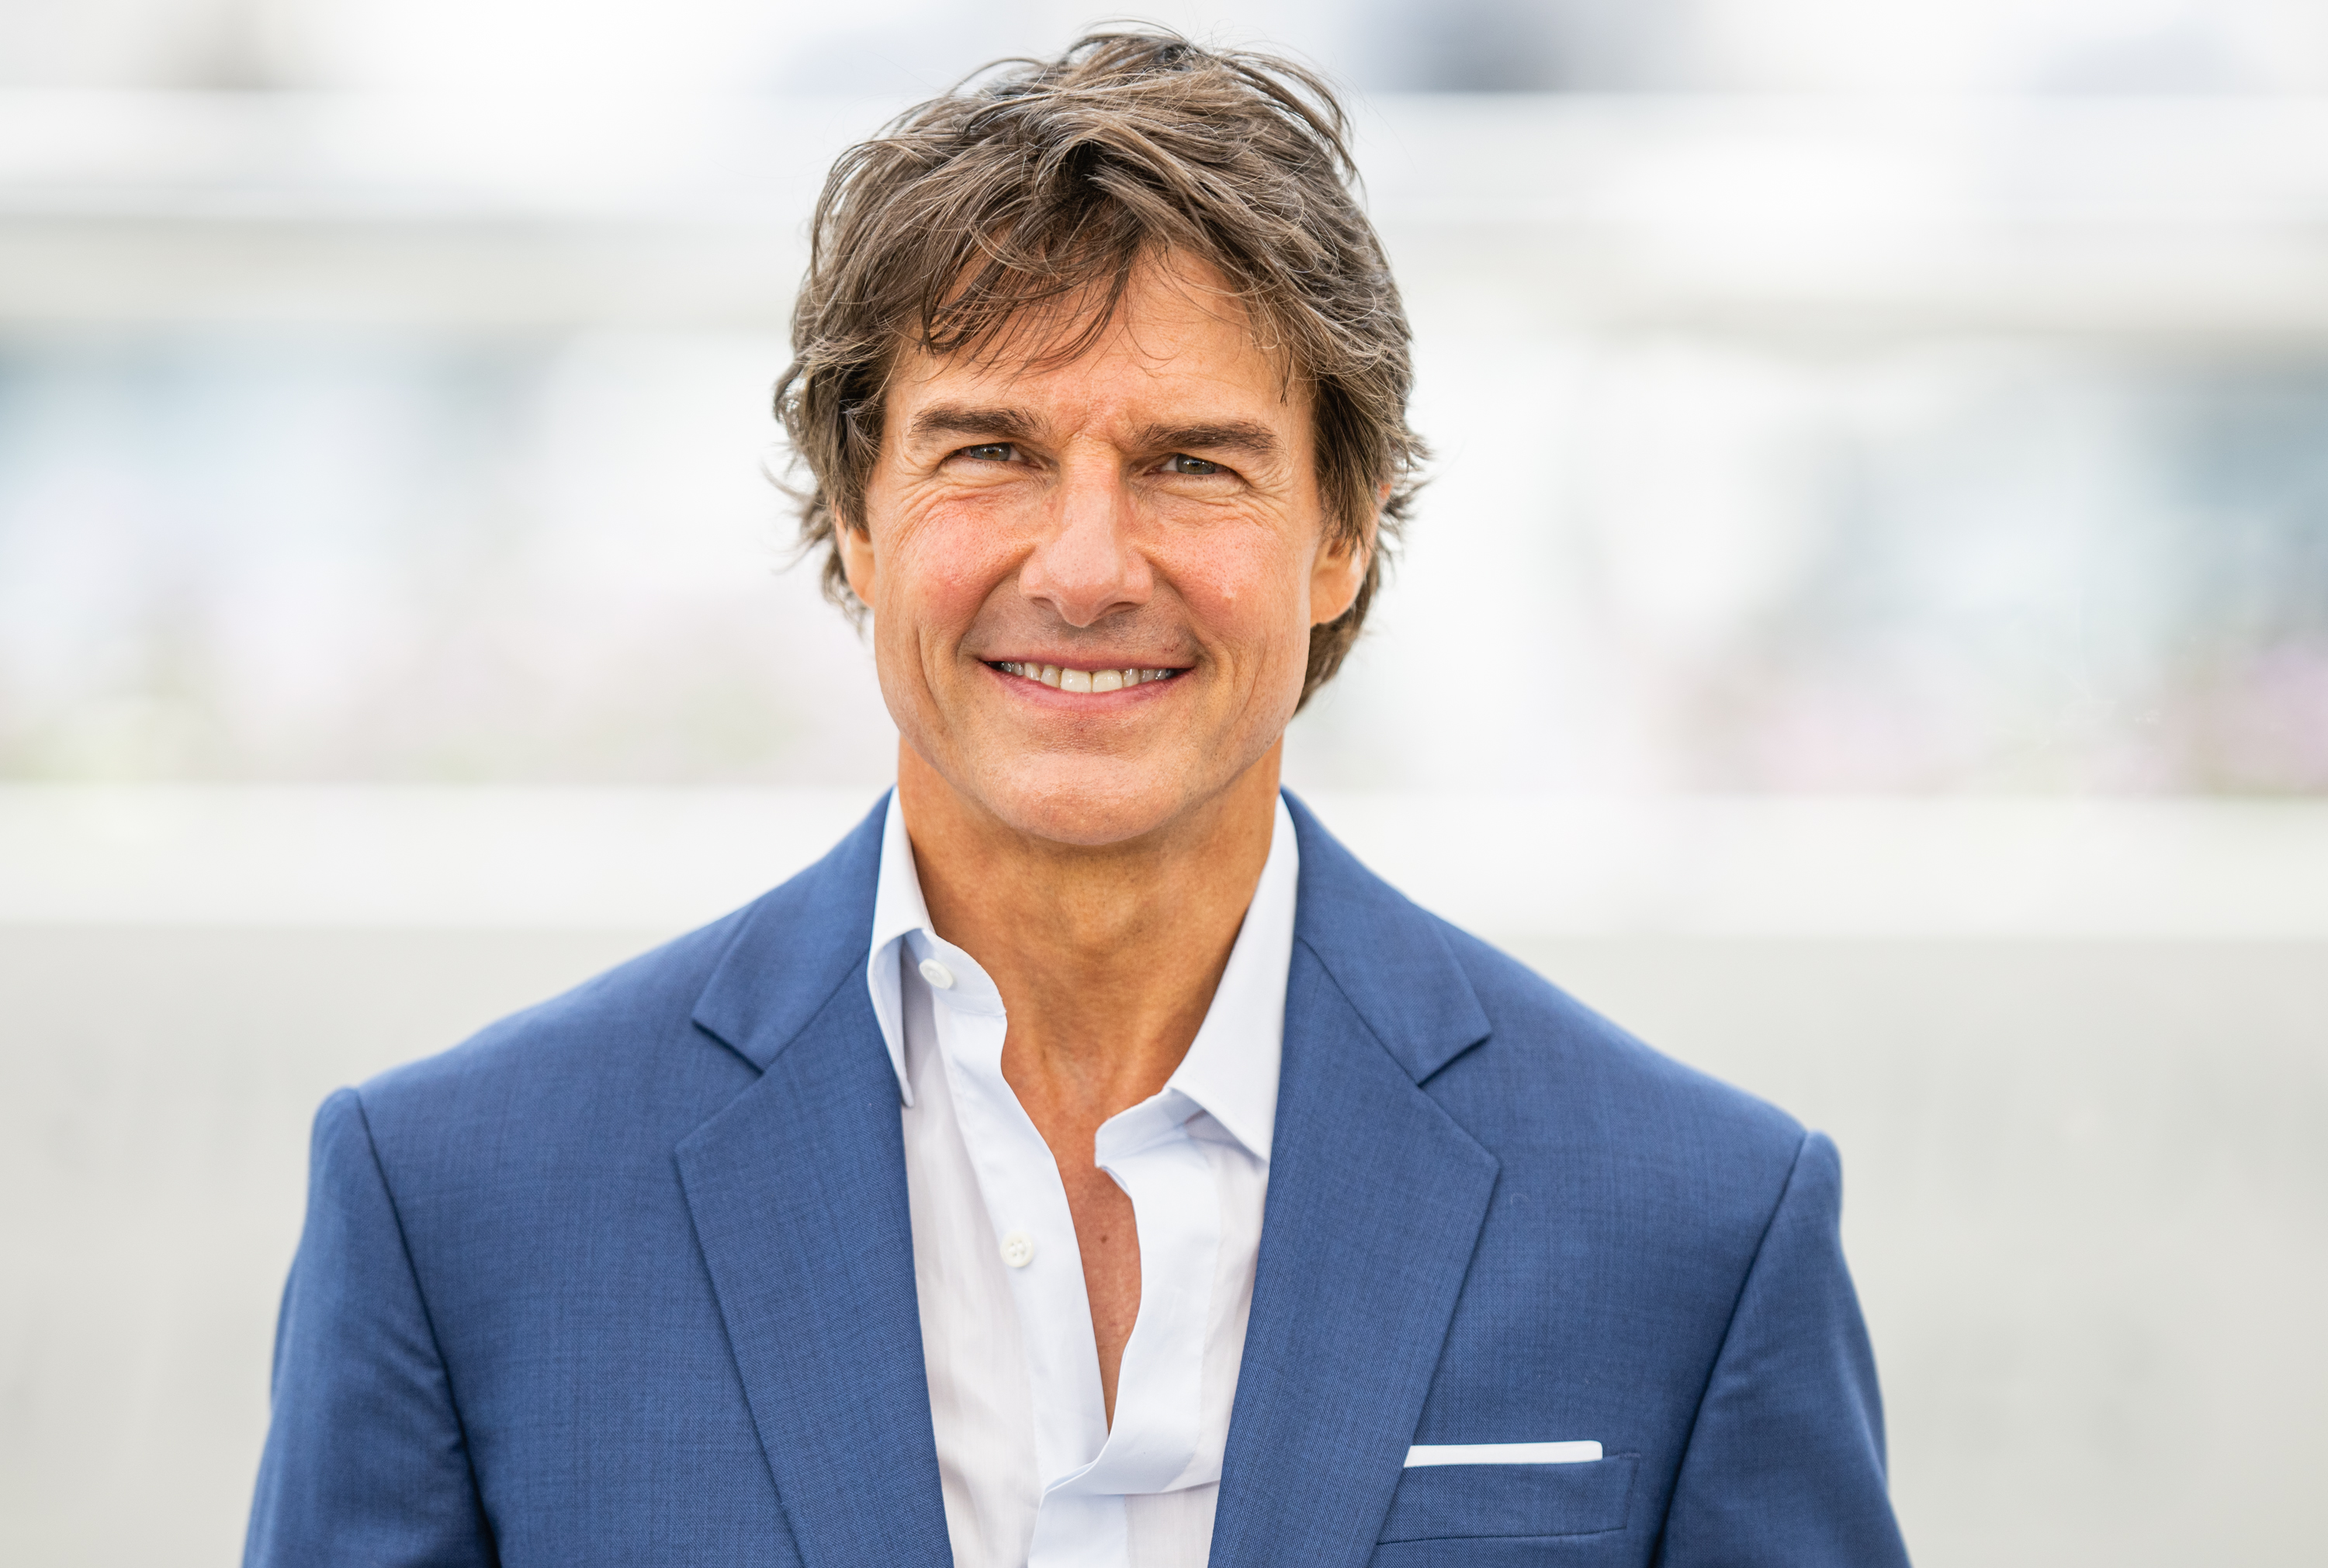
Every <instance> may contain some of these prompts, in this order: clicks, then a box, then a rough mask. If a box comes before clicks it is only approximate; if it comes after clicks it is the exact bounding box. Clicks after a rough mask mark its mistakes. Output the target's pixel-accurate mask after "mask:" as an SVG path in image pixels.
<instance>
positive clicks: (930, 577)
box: [876, 507, 1010, 632]
mask: <svg viewBox="0 0 2328 1568" xmlns="http://www.w3.org/2000/svg"><path fill="white" fill-rule="evenodd" d="M890 537H891V540H892V542H891V545H890V548H889V550H888V552H887V555H886V556H885V558H884V559H883V561H882V565H881V570H882V577H881V584H880V590H881V591H880V597H881V600H882V604H881V605H880V606H876V613H877V615H878V612H879V611H880V610H881V609H885V608H886V609H887V610H888V611H890V612H891V614H890V616H889V618H890V620H891V621H892V622H893V623H894V624H896V628H897V630H898V631H900V632H906V631H907V630H908V629H911V628H921V629H926V628H930V627H946V628H953V629H959V628H960V627H962V626H963V625H966V624H968V623H969V622H970V621H971V620H972V618H973V617H974V616H975V615H977V614H978V611H979V609H980V607H981V606H983V605H984V604H985V602H986V600H987V599H988V598H989V597H990V596H991V595H992V594H993V591H994V589H995V587H997V585H998V584H999V583H1000V581H1001V580H1002V578H1003V577H1006V576H1007V575H1008V574H1009V559H1010V556H1009V549H1007V547H1006V544H1005V541H1004V540H1001V539H1000V530H997V529H995V528H994V527H993V526H991V524H990V523H989V522H986V521H981V519H979V518H977V517H976V516H974V515H970V514H969V513H968V511H967V509H962V508H953V507H938V508H933V509H931V510H929V511H927V512H923V513H921V514H919V515H916V516H910V517H901V518H897V519H896V520H894V521H892V523H891V533H890Z"/></svg>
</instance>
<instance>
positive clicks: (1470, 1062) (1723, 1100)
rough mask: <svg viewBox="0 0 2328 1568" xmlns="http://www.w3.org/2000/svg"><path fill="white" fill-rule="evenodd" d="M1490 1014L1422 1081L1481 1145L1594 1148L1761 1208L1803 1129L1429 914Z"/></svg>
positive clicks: (1784, 1173) (1772, 1195)
mask: <svg viewBox="0 0 2328 1568" xmlns="http://www.w3.org/2000/svg"><path fill="white" fill-rule="evenodd" d="M1431 918H1432V922H1433V924H1434V925H1437V926H1438V928H1439V932H1440V934H1441V937H1442V939H1443V940H1444V941H1445V942H1446V944H1447V947H1448V951H1449V953H1450V955H1451V956H1452V957H1453V958H1454V960H1455V962H1456V964H1457V966H1458V967H1459V968H1460V970H1461V971H1462V972H1463V975H1464V978H1465V979H1466V980H1467V981H1469V982H1470V986H1471V989H1472V991H1473V993H1474V994H1475V995H1476V996H1477V997H1478V1001H1479V1005H1480V1007H1481V1009H1482V1010H1483V1011H1484V1012H1485V1013H1486V1014H1487V1016H1488V1025H1489V1033H1488V1038H1486V1039H1485V1040H1483V1041H1481V1042H1480V1044H1479V1045H1478V1046H1477V1047H1474V1048H1473V1049H1472V1050H1470V1051H1469V1052H1467V1053H1465V1054H1464V1055H1463V1056H1460V1057H1458V1058H1457V1059H1456V1060H1455V1061H1453V1062H1451V1063H1450V1064H1449V1066H1447V1068H1446V1069H1445V1070H1444V1071H1443V1072H1442V1073H1441V1075H1439V1076H1438V1077H1437V1078H1434V1079H1433V1080H1432V1083H1431V1084H1430V1088H1431V1090H1432V1094H1433V1095H1434V1097H1436V1098H1438V1099H1439V1100H1440V1101H1441V1103H1442V1104H1443V1105H1445V1106H1447V1108H1448V1109H1449V1111H1450V1114H1454V1115H1455V1116H1456V1119H1457V1120H1458V1121H1459V1122H1463V1123H1464V1124H1465V1125H1466V1127H1467V1129H1469V1130H1470V1131H1472V1132H1473V1134H1474V1136H1481V1135H1482V1134H1487V1136H1485V1137H1482V1141H1484V1142H1488V1144H1489V1145H1490V1147H1495V1146H1496V1145H1497V1144H1504V1145H1507V1146H1513V1147H1516V1148H1517V1149H1529V1148H1536V1147H1541V1146H1543V1145H1544V1144H1545V1143H1547V1142H1566V1143H1570V1144H1575V1143H1586V1144H1591V1145H1595V1146H1598V1147H1600V1148H1601V1149H1603V1150H1605V1151H1606V1152H1607V1154H1608V1155H1609V1156H1610V1158H1612V1159H1614V1160H1618V1161H1619V1162H1620V1163H1621V1164H1623V1165H1625V1166H1627V1167H1629V1168H1630V1169H1634V1170H1636V1171H1637V1172H1640V1173H1643V1174H1647V1173H1650V1172H1657V1173H1661V1174H1663V1175H1664V1176H1666V1178H1669V1179H1671V1180H1672V1181H1674V1182H1676V1184H1678V1185H1679V1186H1680V1187H1682V1188H1687V1189H1689V1190H1690V1191H1692V1192H1694V1193H1702V1194H1704V1195H1707V1196H1708V1197H1709V1199H1711V1197H1713V1195H1714V1194H1717V1193H1720V1192H1724V1191H1726V1192H1729V1193H1731V1194H1733V1195H1742V1194H1743V1193H1744V1192H1745V1191H1747V1190H1751V1191H1753V1192H1754V1193H1756V1194H1757V1195H1758V1197H1757V1198H1756V1201H1755V1205H1754V1207H1757V1208H1759V1209H1762V1210H1763V1211H1764V1212H1767V1207H1766V1206H1767V1204H1769V1203H1774V1202H1775V1201H1776V1198H1777V1195H1778V1192H1779V1189H1780V1188H1783V1187H1784V1186H1785V1183H1786V1180H1787V1177H1788V1172H1789V1171H1791V1170H1792V1169H1793V1168H1794V1164H1795V1161H1796V1159H1797V1157H1798V1155H1799V1154H1800V1153H1801V1151H1802V1149H1803V1143H1804V1140H1805V1138H1806V1137H1807V1133H1806V1131H1805V1130H1804V1128H1803V1125H1802V1123H1801V1122H1798V1121H1797V1120H1796V1119H1795V1118H1794V1117H1792V1116H1790V1115H1788V1113H1786V1112H1784V1111H1782V1110H1780V1109H1779V1107H1777V1106H1775V1105H1773V1104H1771V1103H1769V1102H1768V1101H1766V1100H1763V1099H1760V1098H1759V1097H1757V1096H1756V1095H1753V1094H1749V1093H1747V1092H1746V1091H1745V1090H1743V1089H1741V1088H1738V1087H1736V1086H1734V1085H1732V1084H1726V1083H1724V1082H1723V1081H1722V1080H1721V1079H1718V1078H1716V1077H1714V1076H1713V1075H1711V1074H1709V1073H1705V1072H1702V1071H1700V1070H1699V1069H1697V1068H1695V1067H1692V1066H1687V1065H1686V1064H1685V1063H1682V1062H1678V1061H1676V1060H1675V1059H1674V1058H1673V1057H1671V1056H1666V1055H1665V1054H1664V1053H1662V1052H1660V1051H1657V1050H1655V1049H1653V1048H1651V1047H1649V1046H1647V1045H1646V1044H1644V1043H1643V1042H1642V1041H1641V1040H1639V1039H1638V1038H1636V1037H1635V1036H1633V1035H1632V1034H1630V1033H1629V1032H1628V1031H1627V1030H1625V1029H1624V1028H1620V1027H1619V1026H1618V1025H1617V1024H1615V1023H1613V1022H1611V1021H1610V1019H1607V1018H1605V1017H1603V1016H1602V1015H1601V1014H1600V1013H1599V1012H1597V1011H1595V1010H1594V1009H1591V1008H1590V1007H1587V1006H1586V1005H1585V1004H1584V1003H1582V1002H1581V1001H1579V1000H1577V999H1576V998H1574V997H1572V996H1571V995H1570V994H1569V993H1568V992H1566V991H1563V990H1562V989H1561V988H1560V987H1558V986H1557V985H1554V983H1553V982H1552V981H1549V980H1546V979H1545V978H1544V976H1543V975H1541V974H1538V973H1537V972H1535V970H1533V969H1531V968H1529V967H1528V966H1527V965H1526V964H1525V963H1522V962H1520V961H1519V960H1517V959H1516V958H1514V957H1512V956H1511V955H1510V954H1508V953H1504V952H1502V951H1501V950H1500V949H1498V948H1496V947H1494V946H1491V945H1490V944H1488V943H1486V942H1483V941H1481V940H1480V939H1479V938H1478V937H1476V936H1473V935H1472V934H1469V932H1466V931H1463V930H1460V928H1458V927H1456V926H1453V925H1449V924H1447V923H1446V922H1445V921H1442V920H1439V919H1438V918H1437V917H1436V916H1432V917H1431Z"/></svg>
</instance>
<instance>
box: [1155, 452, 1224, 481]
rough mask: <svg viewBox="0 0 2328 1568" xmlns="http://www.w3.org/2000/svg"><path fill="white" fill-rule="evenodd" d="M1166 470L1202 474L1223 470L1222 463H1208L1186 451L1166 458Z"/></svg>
mask: <svg viewBox="0 0 2328 1568" xmlns="http://www.w3.org/2000/svg"><path fill="white" fill-rule="evenodd" d="M1164 472H1165V473H1167V474H1192V475H1198V476H1201V475H1203V474H1218V473H1219V472H1221V465H1219V464H1217V463H1207V462H1206V461H1205V460H1204V459H1203V458H1201V457H1191V456H1189V455H1187V453H1185V452H1175V453H1174V454H1172V455H1171V456H1169V457H1167V458H1166V459H1164Z"/></svg>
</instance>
